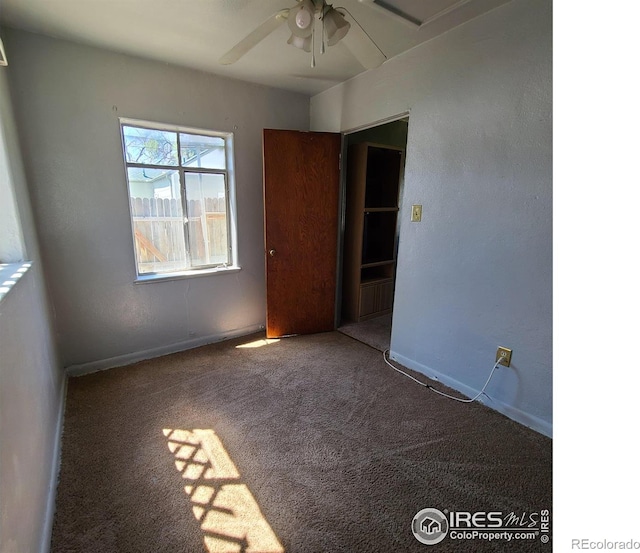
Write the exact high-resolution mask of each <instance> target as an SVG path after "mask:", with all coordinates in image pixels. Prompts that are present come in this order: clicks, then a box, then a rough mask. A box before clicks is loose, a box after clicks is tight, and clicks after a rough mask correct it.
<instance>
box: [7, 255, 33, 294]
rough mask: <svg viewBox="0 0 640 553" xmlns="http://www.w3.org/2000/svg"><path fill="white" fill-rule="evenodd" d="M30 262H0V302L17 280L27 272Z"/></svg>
mask: <svg viewBox="0 0 640 553" xmlns="http://www.w3.org/2000/svg"><path fill="white" fill-rule="evenodd" d="M30 268H31V263H29V262H26V263H0V302H2V300H3V299H4V298H5V297H6V296H7V295H8V294H9V292H10V291H11V289H12V288H13V287H14V286H15V285H16V284H17V283H18V281H19V280H20V279H21V278H22V277H23V276H24V275H26V274H27V271H28V270H29V269H30Z"/></svg>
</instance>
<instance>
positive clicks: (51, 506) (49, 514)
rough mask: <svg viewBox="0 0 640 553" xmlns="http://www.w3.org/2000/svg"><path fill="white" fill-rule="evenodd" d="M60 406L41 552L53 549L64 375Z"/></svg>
mask: <svg viewBox="0 0 640 553" xmlns="http://www.w3.org/2000/svg"><path fill="white" fill-rule="evenodd" d="M62 380H63V382H62V390H61V400H60V407H59V408H58V420H57V422H56V430H55V436H54V440H55V441H54V447H53V454H52V456H51V474H50V475H49V494H48V499H47V506H46V510H45V515H44V521H43V525H42V539H41V541H40V553H49V550H50V549H51V533H52V531H53V517H54V515H55V511H56V495H57V491H58V478H59V476H60V466H61V464H62V433H63V431H64V413H65V408H66V406H67V382H68V379H67V377H66V375H65V376H64V377H63V379H62Z"/></svg>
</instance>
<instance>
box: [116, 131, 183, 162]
mask: <svg viewBox="0 0 640 553" xmlns="http://www.w3.org/2000/svg"><path fill="white" fill-rule="evenodd" d="M122 134H123V136H124V149H125V153H126V158H127V163H145V164H148V165H170V166H174V165H178V139H177V134H176V133H174V132H171V131H159V130H156V129H143V128H141V127H128V126H126V125H123V126H122Z"/></svg>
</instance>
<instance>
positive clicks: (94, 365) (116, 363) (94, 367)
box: [65, 324, 264, 376]
mask: <svg viewBox="0 0 640 553" xmlns="http://www.w3.org/2000/svg"><path fill="white" fill-rule="evenodd" d="M260 330H264V325H262V324H256V325H251V326H247V327H244V328H238V329H235V330H230V331H227V332H224V333H222V334H213V335H210V336H200V337H199V338H194V339H192V340H185V341H184V342H176V343H174V344H169V345H166V346H160V347H157V348H151V349H146V350H143V351H135V352H132V353H127V354H124V355H118V356H115V357H109V358H107V359H100V360H98V361H90V362H89V363H80V364H77V365H70V366H68V367H67V368H66V369H65V370H66V372H67V376H82V375H85V374H90V373H94V372H98V371H103V370H106V369H112V368H114V367H122V366H124V365H131V364H132V363H137V362H138V361H144V360H145V359H153V358H154V357H161V356H163V355H168V354H170V353H177V352H179V351H185V350H188V349H192V348H197V347H200V346H206V345H208V344H215V343H216V342H222V341H224V340H231V339H232V338H238V337H240V336H246V335H248V334H253V333H254V332H259V331H260Z"/></svg>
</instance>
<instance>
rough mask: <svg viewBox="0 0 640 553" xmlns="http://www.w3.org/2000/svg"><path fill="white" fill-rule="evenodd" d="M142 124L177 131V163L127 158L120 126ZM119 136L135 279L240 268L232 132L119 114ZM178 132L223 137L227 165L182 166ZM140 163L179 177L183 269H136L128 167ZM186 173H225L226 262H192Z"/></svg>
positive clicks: (222, 271)
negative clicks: (182, 216) (182, 232)
mask: <svg viewBox="0 0 640 553" xmlns="http://www.w3.org/2000/svg"><path fill="white" fill-rule="evenodd" d="M124 126H130V127H141V128H145V129H153V130H159V131H168V132H175V133H176V134H177V141H178V156H177V157H178V165H171V166H169V165H167V166H165V165H152V164H147V163H131V162H128V161H127V155H126V148H125V141H124V132H123V127H124ZM118 129H119V132H120V139H121V141H122V159H123V162H124V177H125V182H126V190H127V204H128V205H129V220H130V222H131V236H132V245H133V251H132V253H133V261H134V266H135V270H136V283H144V282H154V281H158V280H173V279H179V278H186V277H192V276H204V275H210V274H215V273H229V272H235V271H238V270H240V266H239V265H238V246H237V244H238V239H237V238H238V232H237V216H236V213H237V204H236V192H235V189H236V187H235V170H234V169H235V164H234V136H233V133H232V132H223V131H211V130H207V129H200V128H196V127H185V126H182V125H171V124H165V123H158V122H153V121H144V120H140V119H129V118H124V117H120V118H119V126H118ZM180 133H184V134H194V135H202V136H212V137H218V138H222V139H224V141H225V165H226V169H206V168H202V167H189V166H183V165H182V162H181V160H180V155H179V147H180ZM130 167H131V168H135V167H138V168H140V167H142V168H149V169H160V170H162V169H164V170H168V171H176V172H177V173H178V175H179V180H180V194H181V202H182V209H183V215H184V217H185V225H184V227H183V228H184V237H185V246H186V250H187V252H186V253H187V264H188V267H187V268H185V269H183V270H176V271H164V272H145V273H140V272H139V266H138V255H137V253H136V252H137V249H136V244H135V223H134V218H133V217H134V215H133V212H132V211H131V202H130V199H129V198H130V195H131V190H130V184H129V175H128V171H127V169H128V168H130ZM185 173H202V174H214V175H224V177H225V187H226V190H225V198H226V209H227V242H228V243H227V248H228V262H227V263H224V264H216V265H200V266H196V267H192V266H191V256H190V251H189V239H188V228H187V224H186V220H187V219H186V218H187V209H186V201H187V197H186V185H185V182H186V181H185Z"/></svg>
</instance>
